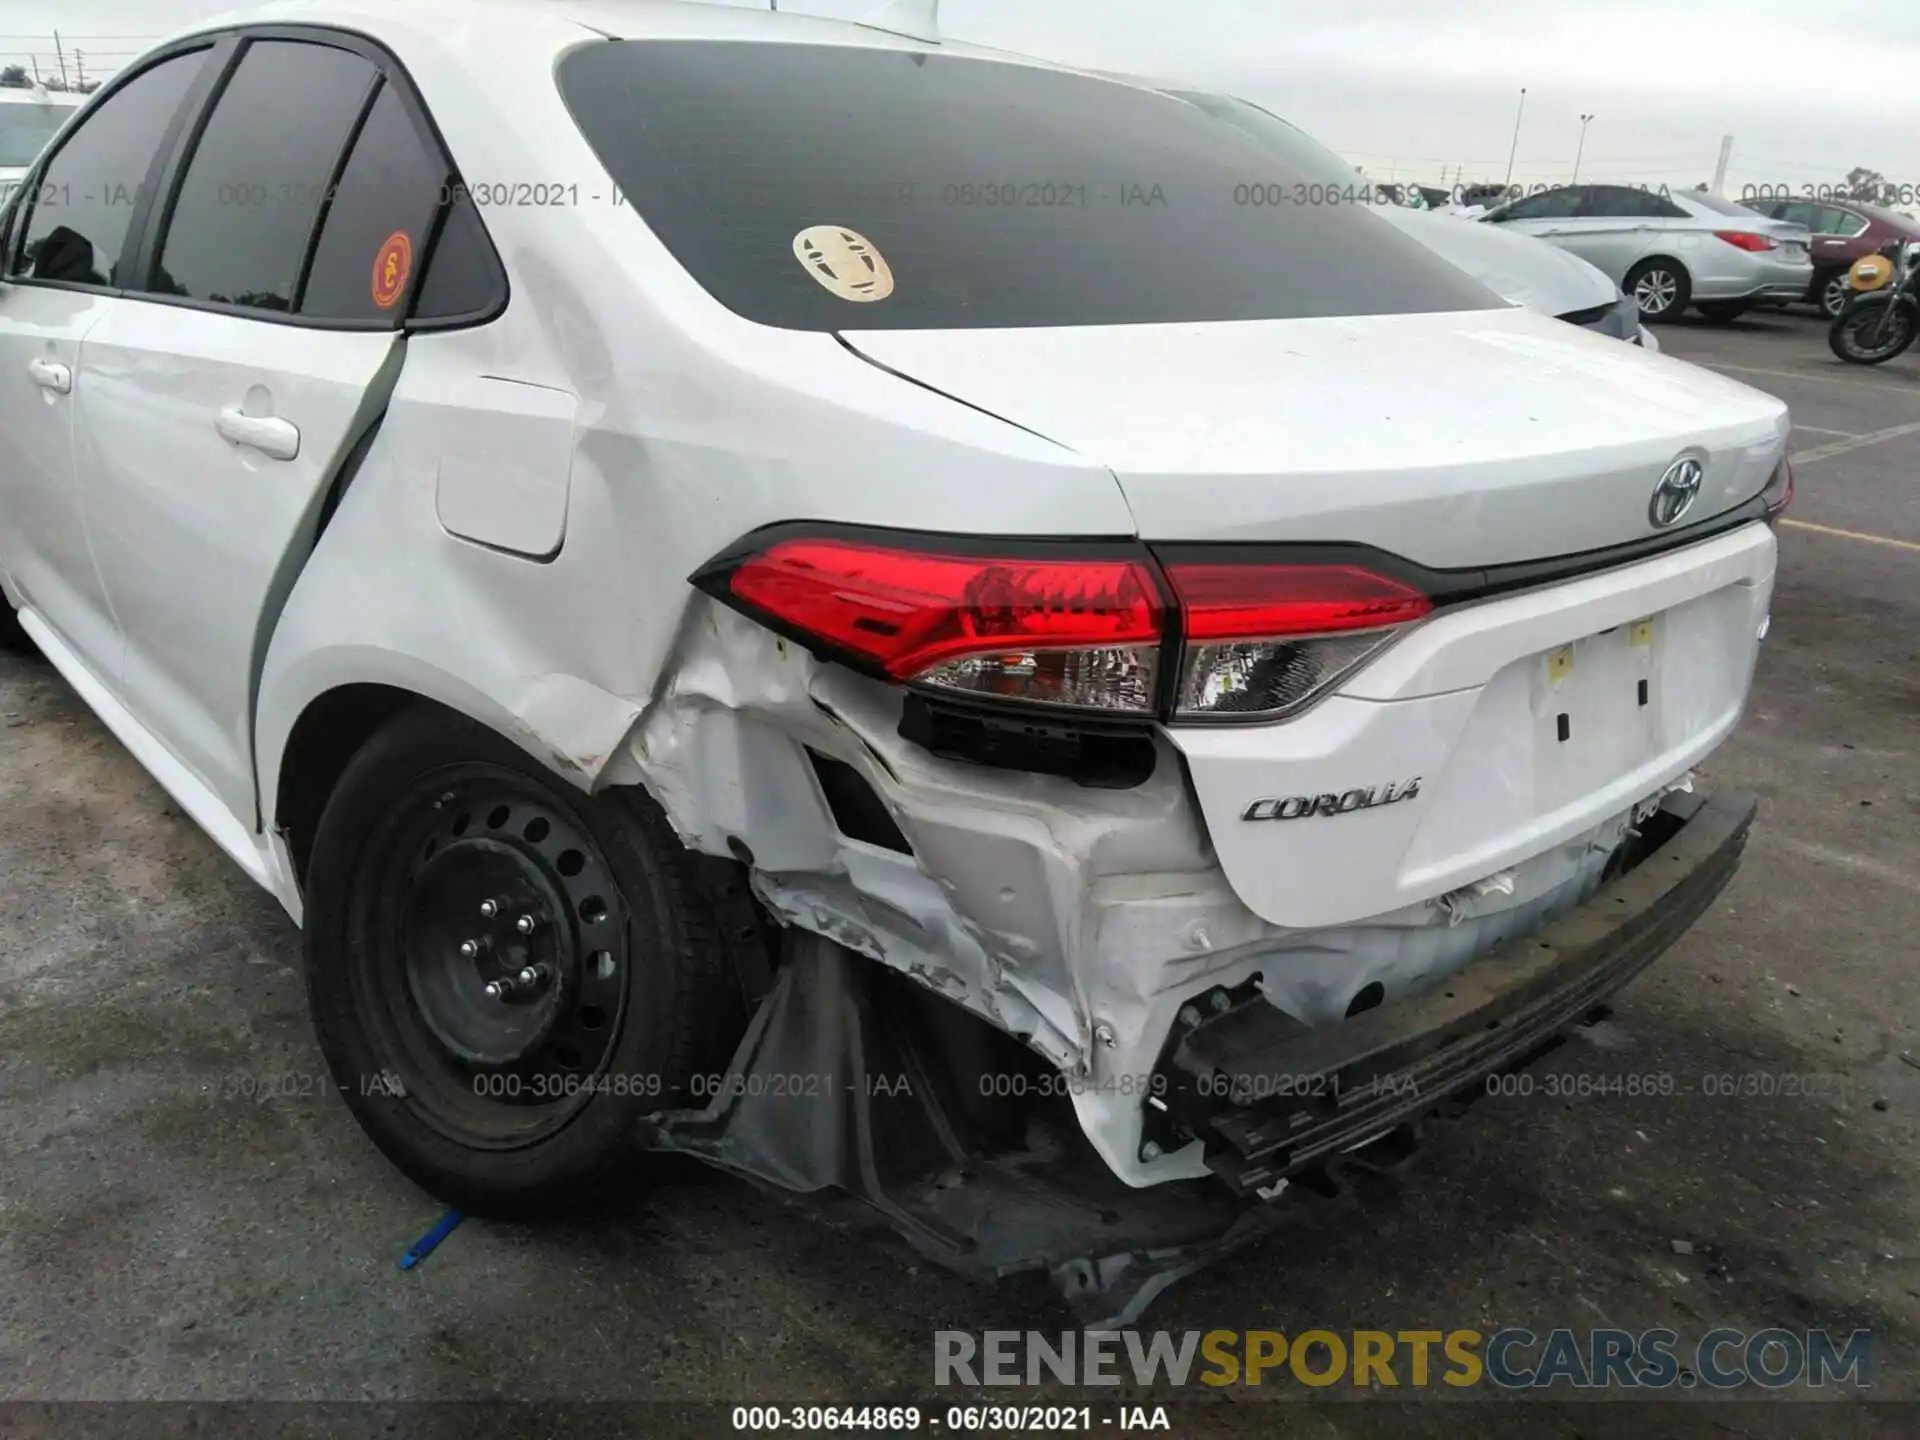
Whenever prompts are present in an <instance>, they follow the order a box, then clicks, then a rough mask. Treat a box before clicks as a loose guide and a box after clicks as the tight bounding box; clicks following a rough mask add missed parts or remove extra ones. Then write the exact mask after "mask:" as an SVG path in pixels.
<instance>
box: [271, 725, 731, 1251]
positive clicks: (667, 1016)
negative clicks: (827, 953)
mask: <svg viewBox="0 0 1920 1440" xmlns="http://www.w3.org/2000/svg"><path fill="white" fill-rule="evenodd" d="M306 896H307V932H306V934H307V962H308V971H307V987H308V999H309V1003H310V1005H311V1007H312V1010H313V1017H314V1024H315V1027H316V1029H317V1031H318V1033H319V1038H320V1047H321V1049H322V1051H323V1052H324V1053H325V1055H326V1059H327V1064H328V1066H329V1068H330V1069H331V1071H332V1073H333V1077H334V1080H335V1082H336V1084H338V1085H339V1087H340V1089H341V1093H342V1094H343V1095H344V1096H345V1098H346V1100H347V1103H348V1105H349V1106H350V1107H351V1108H352V1109H353V1111H354V1114H355V1116H356V1117H357V1118H358V1119H359V1121H360V1123H361V1125H362V1126H363V1127H364V1128H365V1129H366V1131H367V1133H368V1135H369V1136H370V1137H371V1138H372V1139H373V1141H374V1143H375V1144H376V1145H378V1146H379V1147H380V1149H381V1150H382V1151H383V1152H384V1153H385V1154H386V1155H387V1157H388V1158H389V1159H390V1160H392V1161H393V1163H394V1164H395V1165H397V1166H398V1167H399V1168H400V1169H401V1170H402V1171H404V1172H405V1173H406V1174H407V1175H408V1176H410V1177H411V1178H412V1179H413V1180H414V1181H416V1182H417V1183H418V1184H420V1185H421V1186H423V1187H424V1188H425V1189H427V1190H428V1191H430V1192H431V1193H433V1194H434V1195H436V1196H438V1197H440V1198H441V1199H443V1200H445V1201H447V1202H448V1203H450V1204H452V1205H454V1206H456V1207H458V1208H459V1209H461V1210H464V1211H468V1212H471V1213H474V1214H481V1215H493V1216H499V1217H503V1218H510V1219H528V1218H534V1217H538V1216H544V1215H550V1214H556V1213H559V1212H562V1211H565V1210H570V1209H575V1208H578V1207H580V1206H581V1205H583V1204H586V1203H590V1202H592V1201H593V1200H595V1199H598V1198H601V1197H604V1196H605V1195H607V1194H608V1193H609V1192H610V1191H611V1190H614V1189H617V1188H619V1187H620V1185H621V1184H622V1183H623V1182H625V1181H628V1180H630V1179H632V1178H633V1177H634V1175H635V1173H636V1171H637V1170H638V1169H639V1167H640V1165H641V1164H642V1163H643V1161H644V1157H643V1156H642V1155H640V1154H639V1153H638V1152H637V1149H636V1145H635V1125H636V1122H637V1121H638V1119H639V1117H641V1116H642V1115H645V1114H648V1113H650V1112H652V1111H656V1110H662V1109H669V1108H677V1107H680V1106H684V1105H686V1104H688V1103H689V1100H688V1096H689V1093H690V1088H691V1087H690V1082H691V1080H692V1077H693V1076H694V1075H695V1074H697V1073H699V1072H700V1071H701V1070H703V1069H707V1068H714V1069H717V1068H719V1067H721V1066H723V1065H724V1063H725V1061H726V1059H727V1056H728V1053H729V1051H730V1049H731V1045H732V1042H733V1040H734V1039H735V1037H736V1035H737V1033H738V1030H739V1026H740V1020H741V1016H740V1011H739V1007H738V1002H737V993H738V992H737V989H736V988H735V986H734V985H733V984H732V981H731V971H730V970H729V968H728V964H727V960H726V956H725V954H724V952H723V944H722V940H721V933H722V932H721V928H720V924H719V919H718V915H717V912H716V906H715V904H714V901H713V899H712V898H711V896H710V893H709V891H708V889H707V887H706V886H704V885H703V884H702V882H701V879H700V876H699V873H698V871H697V870H696V869H695V862H694V859H693V857H692V856H691V855H689V853H688V852H687V851H686V850H685V849H684V848H683V847H682V846H681V845H680V842H679V840H678V839H677V838H676V837H675V835H674V834H673V831H672V829H671V827H669V826H668V824H667V823H666V820H665V817H664V816H663V815H662V814H661V813H660V811H659V809H658V808H657V807H656V806H655V805H654V804H653V803H652V801H651V800H650V799H648V798H647V797H646V796H645V795H644V794H642V793H640V792H638V791H619V790H616V791H610V792H607V793H606V794H603V795H600V796H596V797H591V798H589V797H587V796H583V795H580V794H579V793H578V792H576V791H573V790H571V789H570V788H568V787H566V786H563V785H559V784H556V783H555V782H554V781H553V780H552V779H551V778H550V777H549V776H548V774H547V773H546V772H545V771H544V770H543V769H542V768H541V767H540V766H538V765H537V764H535V763H534V762H533V761H532V760H531V759H530V758H529V757H528V756H526V755H525V754H524V753H523V752H521V751H520V750H519V749H518V748H517V747H515V746H513V745H511V744H509V743H508V742H507V741H505V740H504V739H502V738H501V737H499V736H498V735H495V734H494V733H493V732H492V731H490V730H487V729H486V728H485V727H483V726H480V725H477V724H475V723H473V722H472V721H469V720H466V719H464V718H462V717H459V716H454V715H451V714H448V713H445V712H441V711H437V710H432V709H426V708H423V709H420V710H416V711H410V712H408V713H406V714H404V715H402V716H400V717H398V718H397V719H396V720H394V721H393V722H392V723H391V724H390V725H389V726H388V727H387V728H386V729H384V730H382V731H381V732H380V733H379V734H377V735H376V736H375V737H374V738H373V739H372V740H371V741H369V742H368V743H367V745H366V747H365V748H364V749H362V750H361V751H360V753H359V754H358V755H357V756H355V758H354V759H353V761H352V762H351V763H350V764H349V766H348V767H347V771H346V773H345V775H344V776H343V777H342V778H341V781H340V784H339V786H338V788H337V789H336V791H335V792H334V795H333V798H332V799H331V800H330V801H329V802H328V805H327V808H326V812H325V814H324V815H323V816H322V817H321V820H320V824H319V827H318V829H317V831H316V833H315V837H314V848H313V857H312V862H311V864H310V866H309V870H308V880H307V887H306ZM695 1103H697V1102H695Z"/></svg>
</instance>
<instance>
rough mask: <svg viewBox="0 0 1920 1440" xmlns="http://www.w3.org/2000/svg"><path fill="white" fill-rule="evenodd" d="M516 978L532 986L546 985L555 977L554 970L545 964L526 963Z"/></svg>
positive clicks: (523, 983) (529, 986)
mask: <svg viewBox="0 0 1920 1440" xmlns="http://www.w3.org/2000/svg"><path fill="white" fill-rule="evenodd" d="M514 978H515V979H517V980H518V981H519V982H520V983H521V984H522V985H525V986H527V987H528V988H532V987H533V986H536V985H545V984H546V983H547V982H548V981H549V980H551V979H552V978H553V971H552V970H551V969H549V968H548V967H547V966H545V965H526V966H522V967H521V970H520V973H519V975H517V976H515V977H514Z"/></svg>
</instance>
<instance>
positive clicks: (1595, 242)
mask: <svg viewBox="0 0 1920 1440" xmlns="http://www.w3.org/2000/svg"><path fill="white" fill-rule="evenodd" d="M1676 218H1678V219H1682V220H1684V219H1685V218H1686V212H1685V211H1683V210H1682V209H1680V207H1679V206H1677V205H1673V204H1670V203H1668V202H1667V201H1665V200H1663V199H1661V197H1660V196H1658V195H1656V194H1654V193H1653V192H1652V191H1650V190H1641V189H1638V188H1636V187H1634V186H1631V185H1590V186H1588V187H1587V195H1586V199H1585V201H1584V203H1583V204H1582V205H1581V207H1580V214H1579V217H1578V218H1577V219H1576V220H1575V221H1574V223H1573V225H1572V226H1571V227H1570V233H1569V234H1568V235H1567V236H1565V237H1564V238H1563V239H1562V240H1561V241H1560V243H1561V244H1562V245H1564V246H1566V248H1567V249H1569V250H1571V251H1573V253H1574V254H1576V255H1578V256H1579V257H1580V258H1581V259H1582V260H1586V261H1588V262H1589V263H1591V264H1593V265H1597V266H1598V267H1599V268H1600V269H1602V270H1604V271H1605V272H1606V273H1607V274H1608V275H1609V276H1611V277H1612V279H1613V280H1614V281H1615V282H1616V283H1618V282H1621V281H1623V280H1625V279H1626V275H1627V272H1628V271H1629V270H1631V269H1632V268H1633V267H1634V266H1635V265H1636V264H1638V263H1639V261H1640V260H1641V259H1642V258H1643V257H1644V256H1646V255H1648V254H1649V253H1651V252H1652V250H1653V249H1654V248H1655V237H1656V235H1657V233H1658V232H1659V231H1661V230H1663V229H1665V228H1666V224H1665V222H1667V221H1670V220H1673V219H1676Z"/></svg>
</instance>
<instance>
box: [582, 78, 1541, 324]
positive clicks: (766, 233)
mask: <svg viewBox="0 0 1920 1440" xmlns="http://www.w3.org/2000/svg"><path fill="white" fill-rule="evenodd" d="M559 84H560V89H561V93H562V95H563V96H564V98H565V99H566V102H567V104H568V106H569V107H570V108H571V110H572V112H573V115H574V118H575V120H576V121H577V122H578V124H579V126H580V129H581V131H582V133H583V134H584V135H585V136H586V138H587V141H588V143H589V144H591V145H592V147H593V149H594V151H595V152H596V153H597V154H598V155H599V157H600V160H601V162H602V163H603V164H604V165H605V166H606V169H607V172H608V174H609V175H611V177H612V178H613V180H614V182H615V183H616V184H617V185H618V186H619V187H620V189H621V191H622V192H624V194H625V196H626V198H627V200H628V202H629V203H631V204H632V205H633V206H634V207H635V208H636V209H637V210H638V211H639V213H640V214H641V216H643V217H644V218H645V220H646V221H647V223H648V225H649V226H651V227H652V229H653V231H654V233H655V234H657V235H658V236H659V237H660V239H661V241H662V242H663V243H664V244H665V245H666V246H667V248H668V249H669V250H671V251H672V252H673V254H674V256H675V258H676V259H678V260H679V262H680V263H681V264H682V265H683V266H685V267H686V269H687V270H688V271H689V272H691V273H692V275H693V276H694V278H695V279H697V280H698V281H699V282H700V283H701V284H702V285H703V286H705V287H706V289H707V290H708V291H709V292H710V293H711V294H712V295H713V296H714V297H715V298H716V299H718V300H719V301H720V302H721V303H722V304H724V305H726V306H727V307H729V308H730V309H732V310H734V311H736V312H737V313H739V314H741V315H743V316H745V317H747V318H748V319H750V320H755V321H758V322H760V323H762V324H767V325H778V326H782V327H786V328H789V329H798V330H839V329H854V328H857V329H948V328H954V329H961V328H993V327H1002V326H1020V325H1033V326H1043V325H1124V324H1142V323H1149V322H1179V321H1212V320H1254V319H1280V318H1291V317H1297V316H1311V315H1383V314H1406V313H1416V312H1433V311H1448V310H1483V309H1497V308H1501V307H1503V306H1504V305H1505V302H1504V301H1502V300H1501V299H1499V298H1498V297H1497V296H1495V295H1494V294H1493V293H1492V292H1491V291H1488V290H1486V289H1484V288H1482V287H1481V286H1480V285H1479V284H1477V283H1476V282H1474V281H1473V280H1471V279H1470V278H1469V277H1467V276H1465V275H1463V274H1462V273H1461V272H1460V271H1458V270H1456V269H1454V268H1453V267H1452V266H1450V265H1448V264H1446V263H1445V262H1444V261H1442V260H1440V259H1438V258H1437V257H1435V256H1434V255H1432V254H1431V253H1430V252H1428V251H1427V250H1426V249H1425V248H1424V247H1422V246H1421V245H1420V244H1419V243H1418V242H1417V241H1413V240H1410V239H1408V238H1406V237H1405V236H1403V235H1401V234H1400V233H1399V232H1398V231H1396V230H1395V229H1394V228H1393V227H1392V226H1391V225H1389V224H1387V223H1386V222H1385V221H1383V220H1381V219H1379V218H1378V217H1377V216H1374V215H1370V214H1368V213H1366V209H1365V206H1364V204H1363V203H1360V202H1361V199H1362V191H1361V187H1362V186H1363V185H1364V183H1365V182H1364V181H1362V180H1361V178H1360V177H1359V176H1358V175H1357V174H1351V173H1350V174H1348V175H1347V176H1346V177H1345V179H1346V180H1347V181H1348V182H1350V184H1351V186H1352V187H1353V188H1351V189H1346V188H1343V187H1342V185H1340V184H1339V183H1336V181H1337V180H1338V179H1339V178H1340V177H1335V178H1334V179H1331V180H1330V178H1329V176H1328V174H1327V171H1326V167H1325V165H1324V164H1323V163H1322V161H1321V158H1320V156H1321V155H1322V154H1323V153H1324V152H1319V151H1318V147H1309V146H1304V145H1303V146H1292V147H1288V146H1280V145H1275V144H1272V143H1268V142H1266V141H1263V140H1262V139H1261V138H1259V137H1257V136H1256V135H1255V134H1252V133H1249V131H1248V129H1247V128H1246V127H1245V126H1244V124H1234V123H1230V122H1228V121H1226V120H1223V119H1221V118H1218V117H1217V116H1215V115H1210V114H1208V113H1207V112H1206V111H1205V110H1203V109H1201V108H1199V107H1197V106H1195V105H1193V104H1190V103H1188V102H1186V101H1184V100H1181V99H1178V98H1176V97H1174V96H1171V95H1167V94H1164V93H1161V92H1158V91H1154V90H1147V89H1141V88H1136V87H1134V86H1131V85H1125V84H1121V83H1118V82H1115V81H1109V80H1102V79H1097V78H1093V77H1087V76H1079V75H1072V74H1065V73H1062V72H1059V71H1053V70H1046V69H1042V68H1038V67H1033V66H1027V65H1018V64H1007V63H1002V62H998V61H993V60H983V59H977V58H972V57H966V56H950V55H926V54H918V53H910V52H906V51H899V50H887V49H878V48H875V49H865V48H856V47H841V46H820V45H787V44H757V43H742V42H715V41H680V40H642V41H609V42H605V43H598V44H593V45H589V46H586V47H583V48H582V49H579V50H576V51H574V52H573V53H572V54H571V55H569V56H568V57H567V58H566V59H565V60H564V61H563V62H562V64H561V66H560V71H559Z"/></svg>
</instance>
